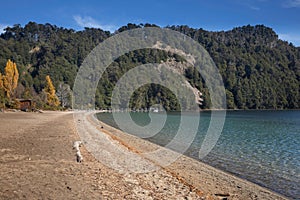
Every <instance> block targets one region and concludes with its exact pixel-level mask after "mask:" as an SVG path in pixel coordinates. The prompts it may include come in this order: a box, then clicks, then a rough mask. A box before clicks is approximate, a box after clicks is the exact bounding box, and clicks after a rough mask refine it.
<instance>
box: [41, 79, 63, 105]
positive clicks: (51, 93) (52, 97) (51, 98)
mask: <svg viewBox="0 0 300 200" xmlns="http://www.w3.org/2000/svg"><path fill="white" fill-rule="evenodd" d="M44 92H45V93H46V95H47V105H49V106H50V107H51V108H57V107H58V106H59V104H60V102H59V100H58V97H57V96H56V94H55V87H54V85H53V83H52V81H51V78H50V76H49V75H47V76H46V87H45V88H44Z"/></svg>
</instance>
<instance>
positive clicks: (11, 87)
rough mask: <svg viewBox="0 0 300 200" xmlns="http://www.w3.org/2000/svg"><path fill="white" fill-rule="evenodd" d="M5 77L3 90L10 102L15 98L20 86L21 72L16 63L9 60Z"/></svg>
mask: <svg viewBox="0 0 300 200" xmlns="http://www.w3.org/2000/svg"><path fill="white" fill-rule="evenodd" d="M4 72H5V75H4V76H3V83H2V85H3V88H4V91H5V94H6V96H7V98H8V99H9V100H11V98H12V97H13V95H14V93H15V89H16V88H17V86H18V80H19V72H18V69H17V65H16V63H14V62H12V61H11V60H8V61H7V63H6V67H5V69H4Z"/></svg>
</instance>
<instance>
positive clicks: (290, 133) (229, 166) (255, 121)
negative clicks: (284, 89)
mask: <svg viewBox="0 0 300 200" xmlns="http://www.w3.org/2000/svg"><path fill="white" fill-rule="evenodd" d="M118 115H120V116H121V117H122V115H124V113H118ZM151 115H153V116H155V118H157V119H160V118H161V119H163V117H164V114H160V113H155V114H153V113H152V114H151ZM182 115H183V117H184V118H186V119H188V121H189V122H190V123H199V127H198V130H197V133H196V136H195V138H194V140H193V142H192V143H191V145H190V146H189V148H188V150H187V151H186V152H185V153H184V154H185V155H187V156H189V157H192V158H195V159H198V160H199V149H200V147H201V144H202V142H203V140H204V138H205V135H206V133H207V130H208V127H209V123H210V120H211V112H209V111H204V112H200V113H198V112H197V113H182ZM97 116H98V118H99V119H100V120H101V121H103V122H105V123H107V124H109V125H111V126H114V127H116V128H118V126H117V125H116V123H115V122H114V119H113V115H112V113H100V114H98V115H97ZM124 116H125V115H124ZM130 116H131V118H132V119H133V120H134V122H135V123H136V124H138V125H140V126H146V125H147V124H149V123H150V121H151V119H150V117H149V114H148V113H141V112H134V113H130ZM197 116H198V117H199V116H200V121H198V120H196V119H197ZM129 120H130V119H129ZM180 121H181V113H180V112H170V113H167V118H166V122H165V124H164V126H163V128H162V129H161V130H160V131H159V132H158V133H157V134H155V135H153V136H151V137H148V138H144V139H146V140H148V141H150V142H153V143H156V144H158V145H161V146H166V145H167V144H168V143H169V142H170V141H172V139H173V138H174V137H175V135H176V133H177V130H178V128H179V124H180ZM127 128H128V129H127ZM127 128H126V132H127V133H130V127H127ZM188 128H189V127H186V130H187V131H186V132H185V134H187V136H188V134H190V133H189V131H188V130H189V129H188ZM128 130H129V131H128ZM132 132H134V130H132ZM173 150H176V149H173ZM201 161H202V162H205V163H207V164H209V165H211V166H214V167H216V168H218V169H221V170H223V171H226V172H229V173H231V174H234V175H236V176H238V177H241V178H244V179H247V180H249V181H251V182H254V183H256V184H259V185H261V186H263V187H266V188H269V189H271V190H273V191H275V192H278V193H280V194H283V195H284V196H287V197H289V198H291V199H297V198H299V197H300V111H227V113H226V119H225V124H224V128H223V131H222V133H221V136H220V138H219V139H218V142H217V144H216V145H215V146H214V148H213V149H212V151H211V152H210V153H209V154H208V155H207V156H206V157H204V158H202V159H201Z"/></svg>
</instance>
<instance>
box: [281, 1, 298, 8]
mask: <svg viewBox="0 0 300 200" xmlns="http://www.w3.org/2000/svg"><path fill="white" fill-rule="evenodd" d="M283 7H285V8H300V0H287V1H285V2H284V4H283Z"/></svg>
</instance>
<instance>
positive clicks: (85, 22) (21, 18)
mask: <svg viewBox="0 0 300 200" xmlns="http://www.w3.org/2000/svg"><path fill="white" fill-rule="evenodd" d="M0 9H1V14H0V29H1V30H0V31H2V29H3V28H4V27H6V26H12V25H14V24H21V25H22V26H24V25H25V24H27V23H28V22H29V21H34V22H37V23H43V24H44V23H51V24H55V25H57V26H63V27H66V28H73V29H75V30H81V29H83V27H97V28H102V29H104V30H110V31H114V30H115V29H117V28H119V27H120V26H123V25H126V24H127V23H129V22H130V23H137V24H139V23H153V24H157V25H160V26H167V25H188V26H190V27H193V28H203V29H205V30H210V31H219V30H230V29H232V28H234V27H237V26H243V25H248V24H251V25H256V24H264V25H266V26H269V27H271V28H273V29H274V30H275V31H276V33H277V34H278V35H279V37H280V38H281V39H283V40H287V41H289V42H292V43H293V44H294V45H296V46H300V0H205V1H202V0H152V1H143V0H123V1H117V0H105V1H104V0H90V1H89V0H83V1H82V0H78V1H76V0H65V1H63V0H60V1H59V0H44V1H43V0H28V1H24V0H19V1H18V0H9V1H5V3H1V8H0Z"/></svg>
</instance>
